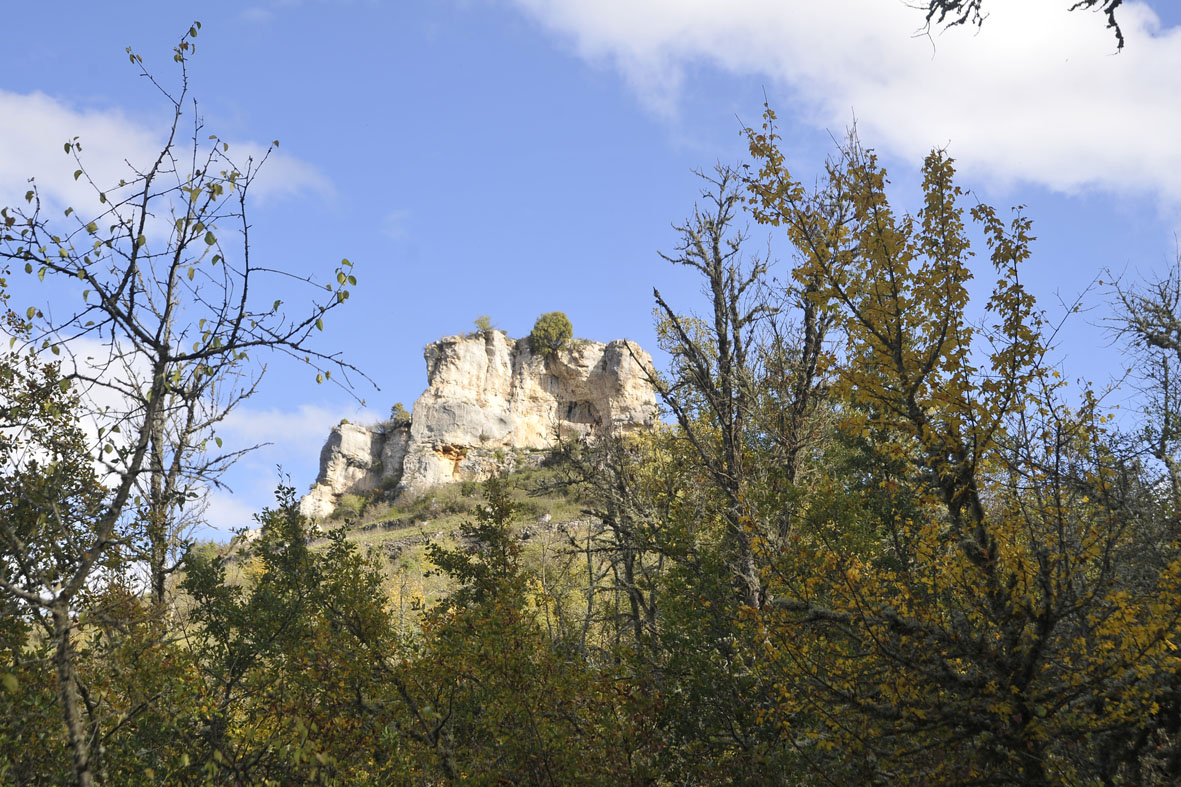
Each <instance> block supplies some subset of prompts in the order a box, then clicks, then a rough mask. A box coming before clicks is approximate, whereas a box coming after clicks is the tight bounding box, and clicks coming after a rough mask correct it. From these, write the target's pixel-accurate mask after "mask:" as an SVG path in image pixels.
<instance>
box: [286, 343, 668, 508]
mask: <svg viewBox="0 0 1181 787" xmlns="http://www.w3.org/2000/svg"><path fill="white" fill-rule="evenodd" d="M424 355H425V358H426V364H427V389H426V391H425V392H424V393H423V394H422V396H420V397H419V399H418V401H417V402H415V403H414V409H413V411H412V414H411V422H410V425H409V427H406V426H402V427H398V428H383V427H364V426H359V425H357V424H349V423H343V424H341V425H340V426H337V427H334V428H333V430H332V433H331V435H330V436H329V438H328V442H327V443H326V444H325V445H324V449H323V450H322V451H321V452H320V475H319V476H318V477H317V479H316V483H315V485H314V486H313V487H312V490H311V492H309V493H308V494H307V495H305V496H304V498H303V500H302V501H301V503H300V507H301V510H302V511H303V512H304V513H305V514H307V515H308V516H311V517H315V518H322V517H325V516H328V515H330V514H331V513H332V511H333V510H334V509H335V507H336V504H337V502H338V501H339V499H340V496H341V495H342V494H347V493H358V492H372V491H373V490H378V489H386V490H387V491H389V492H390V493H391V495H403V494H409V495H415V494H419V493H421V492H422V491H424V490H426V489H429V488H430V487H432V486H434V485H436V484H445V483H449V482H453V481H466V480H475V481H480V480H483V479H485V478H488V477H489V476H491V475H493V474H494V473H496V472H499V471H501V470H511V469H512V468H513V467H514V466H515V465H516V464H517V463H518V462H522V461H539V460H540V459H541V458H543V457H544V456H545V455H546V453H547V452H548V451H550V450H551V449H552V448H553V447H554V446H555V444H556V442H557V440H558V437H559V435H561V436H563V437H565V438H567V439H569V438H576V437H583V436H586V435H588V434H591V433H592V432H594V431H596V430H604V431H615V430H620V429H632V428H636V427H639V426H644V425H650V424H651V423H652V422H653V419H654V418H655V417H656V400H655V396H654V393H653V390H652V387H651V385H650V384H649V382H648V378H647V375H646V374H645V371H644V369H645V367H647V368H651V364H652V360H651V358H650V357H649V356H648V354H647V353H646V352H644V351H643V350H642V349H640V347H639V346H638V345H636V344H635V343H634V342H626V341H613V342H610V343H608V344H601V343H599V342H591V341H586V340H575V341H574V342H572V343H570V344H569V345H568V346H567V347H566V348H564V349H562V350H560V351H558V353H557V354H556V355H553V356H551V357H549V358H543V357H540V356H536V355H534V354H533V353H532V351H531V348H530V346H529V340H528V339H518V340H514V339H510V338H508V337H507V336H505V335H504V334H503V333H501V332H500V331H495V330H487V331H479V332H477V333H475V334H470V335H467V336H448V337H446V338H443V339H440V340H439V341H437V342H434V343H432V344H429V345H427V347H426V351H425V353H424Z"/></svg>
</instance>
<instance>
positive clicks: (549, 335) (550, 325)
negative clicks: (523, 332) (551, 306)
mask: <svg viewBox="0 0 1181 787" xmlns="http://www.w3.org/2000/svg"><path fill="white" fill-rule="evenodd" d="M573 336H574V327H573V326H572V325H570V318H569V317H567V316H566V314H565V312H546V313H545V314H543V315H541V316H540V317H538V318H537V322H535V323H533V332H532V333H530V334H529V344H530V346H532V348H533V352H534V354H536V355H543V356H545V357H547V358H548V357H550V356H552V355H554V354H555V353H557V351H558V350H560V349H562V347H564V346H565V344H566V342H568V341H570V339H571V337H573Z"/></svg>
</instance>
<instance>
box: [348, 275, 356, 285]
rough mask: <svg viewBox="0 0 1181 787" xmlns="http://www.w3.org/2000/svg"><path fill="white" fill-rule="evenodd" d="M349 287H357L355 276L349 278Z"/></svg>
mask: <svg viewBox="0 0 1181 787" xmlns="http://www.w3.org/2000/svg"><path fill="white" fill-rule="evenodd" d="M349 286H352V287H356V286H357V277H356V276H350V277H349Z"/></svg>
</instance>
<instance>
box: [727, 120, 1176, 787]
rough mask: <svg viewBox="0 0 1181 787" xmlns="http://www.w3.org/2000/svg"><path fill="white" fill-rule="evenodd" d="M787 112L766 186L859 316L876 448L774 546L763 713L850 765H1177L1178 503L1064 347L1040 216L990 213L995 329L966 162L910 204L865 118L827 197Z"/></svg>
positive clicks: (815, 278) (832, 301) (1129, 772)
mask: <svg viewBox="0 0 1181 787" xmlns="http://www.w3.org/2000/svg"><path fill="white" fill-rule="evenodd" d="M774 121H775V116H774V113H773V112H772V111H771V110H769V109H768V110H767V112H766V114H765V120H764V124H763V127H762V129H761V130H757V131H756V130H751V131H749V132H748V135H749V141H750V150H751V153H752V155H753V157H754V159H755V162H756V164H755V169H754V171H753V172H752V174H751V177H750V179H749V182H748V186H749V199H750V203H751V206H752V210H753V212H754V214H755V216H756V218H757V220H758V221H759V222H761V223H765V224H769V225H772V226H776V227H782V228H783V229H784V230H785V231H786V233H787V236H788V238H789V239H790V240H791V242H792V244H793V245H794V246H795V248H796V249H797V250H798V251H799V260H798V264H797V266H796V268H795V271H794V275H795V276H796V278H797V279H798V280H800V281H805V280H806V281H809V282H819V283H820V286H819V287H817V288H816V291H815V292H814V293H813V294H812V295H811V296H810V297H812V298H814V300H815V303H816V304H817V306H818V307H820V308H822V309H824V310H826V311H828V312H829V313H830V314H832V315H833V316H834V318H835V320H836V325H837V327H838V328H839V330H840V332H841V333H842V334H843V336H842V339H843V341H844V346H845V348H846V350H845V352H846V353H847V355H846V357H845V359H844V363H843V364H842V367H843V371H842V374H841V378H840V380H839V382H838V384H837V390H836V398H837V400H838V401H839V402H840V404H839V405H838V408H839V417H840V420H841V431H842V433H843V436H844V440H845V441H846V443H847V444H853V445H856V446H858V448H859V450H860V451H862V452H863V458H862V461H861V462H860V463H858V464H857V465H856V466H855V467H853V468H852V469H848V470H846V471H845V472H833V473H832V474H830V475H829V476H828V477H827V478H826V479H825V480H824V482H823V483H820V484H818V485H817V486H816V487H815V488H813V489H811V490H809V493H808V496H807V500H806V501H805V503H804V504H803V505H802V506H801V507H800V513H799V514H798V521H797V525H796V527H795V528H794V529H793V530H792V532H791V534H790V536H789V538H788V540H787V541H786V542H782V541H780V542H777V543H774V544H772V543H771V542H770V541H768V542H766V543H765V544H764V554H763V562H764V565H765V568H764V587H765V592H766V593H767V596H768V598H769V601H768V603H767V604H765V605H764V606H763V607H762V608H761V609H759V610H752V611H751V614H750V619H751V622H752V625H753V626H754V627H755V628H756V630H757V631H758V633H759V635H760V640H761V641H762V642H763V643H764V645H763V647H764V653H763V658H762V660H761V662H760V667H759V668H760V671H761V673H762V675H763V676H764V678H765V680H766V681H767V682H768V686H769V687H770V689H771V693H772V695H773V696H775V697H776V698H777V699H776V701H775V702H774V703H773V705H771V706H770V707H769V708H768V709H767V710H766V711H765V712H764V713H763V714H762V720H763V722H764V723H765V724H766V725H769V726H771V727H774V728H775V729H776V732H777V734H778V735H779V736H780V739H781V740H782V741H783V743H784V745H785V746H787V747H789V748H791V749H793V750H794V751H795V752H796V754H797V755H798V757H799V758H800V762H801V763H802V764H806V765H808V766H810V767H812V768H813V769H814V770H815V772H817V773H819V774H823V776H825V777H828V778H834V777H841V778H845V779H854V780H856V781H859V782H865V783H870V782H875V783H876V782H883V783H885V782H889V783H924V784H933V783H944V784H946V783H977V784H996V783H1022V784H1044V783H1068V784H1079V783H1090V781H1091V780H1094V779H1099V780H1102V781H1104V782H1106V783H1110V782H1111V781H1112V780H1117V779H1121V778H1136V779H1141V780H1147V781H1151V780H1152V779H1153V778H1158V779H1160V780H1162V781H1165V780H1167V779H1168V778H1169V777H1168V773H1169V772H1170V768H1173V769H1175V768H1176V763H1170V762H1169V761H1168V759H1169V757H1170V756H1172V755H1170V753H1171V752H1173V751H1174V749H1173V747H1174V744H1175V738H1176V736H1175V735H1173V734H1172V733H1171V732H1170V729H1169V726H1168V724H1162V723H1161V719H1160V717H1161V715H1162V714H1163V713H1164V711H1162V706H1165V705H1166V704H1172V705H1175V701H1174V700H1171V699H1169V698H1171V697H1174V695H1175V689H1174V684H1175V683H1176V680H1175V678H1174V677H1173V676H1174V675H1175V674H1176V673H1177V672H1178V668H1181V658H1178V651H1177V648H1176V646H1175V645H1174V642H1177V641H1178V640H1177V636H1178V634H1179V633H1181V632H1179V631H1178V628H1179V618H1181V608H1179V605H1178V600H1179V599H1181V593H1179V591H1181V562H1178V559H1177V555H1176V549H1175V547H1174V545H1173V544H1171V543H1168V542H1167V540H1165V539H1162V538H1161V537H1160V536H1159V533H1160V532H1162V530H1161V528H1159V527H1156V526H1154V525H1153V524H1152V522H1153V520H1156V519H1159V518H1161V517H1170V516H1171V513H1170V512H1169V511H1168V510H1165V509H1164V508H1162V504H1161V503H1159V502H1158V498H1159V497H1160V496H1159V495H1156V494H1155V493H1154V492H1155V490H1154V489H1152V488H1151V487H1150V486H1149V485H1147V484H1146V482H1145V481H1144V479H1145V478H1146V477H1147V475H1146V474H1145V473H1144V472H1142V468H1140V467H1139V466H1138V465H1137V464H1136V462H1137V460H1136V459H1135V457H1134V455H1131V454H1129V453H1128V452H1124V451H1122V450H1121V449H1120V447H1119V442H1118V441H1117V440H1116V439H1115V438H1114V437H1113V436H1112V435H1111V434H1109V433H1108V431H1107V429H1106V428H1105V425H1104V423H1105V420H1106V418H1105V416H1104V415H1102V414H1101V412H1100V409H1099V406H1098V403H1097V401H1096V398H1095V397H1094V396H1093V394H1092V393H1091V392H1090V391H1089V390H1084V391H1082V392H1081V394H1078V395H1075V396H1073V398H1072V399H1071V398H1070V397H1069V395H1068V392H1066V391H1065V390H1064V389H1063V387H1062V383H1061V381H1060V380H1059V375H1058V373H1057V372H1056V371H1055V370H1054V369H1052V368H1051V367H1050V366H1049V365H1048V364H1047V363H1046V361H1045V356H1046V353H1047V339H1046V333H1047V331H1046V328H1045V325H1044V320H1043V317H1042V314H1041V312H1039V311H1038V309H1037V307H1036V304H1035V301H1034V299H1033V297H1032V296H1031V295H1030V293H1029V292H1028V291H1027V290H1026V289H1025V288H1024V287H1023V286H1022V283H1021V279H1020V271H1021V266H1022V264H1023V263H1024V262H1025V261H1026V260H1027V259H1028V258H1029V256H1030V248H1029V247H1030V242H1031V240H1032V236H1031V234H1030V229H1031V225H1030V221H1029V220H1028V219H1027V218H1025V217H1024V216H1022V215H1020V213H1019V212H1018V213H1017V215H1016V216H1015V217H1014V218H1013V219H1012V220H1011V221H1010V222H1008V223H1005V222H1003V221H1002V220H1001V218H1000V217H999V216H998V215H997V212H996V211H995V210H994V209H993V208H991V207H989V206H987V205H982V204H977V205H976V206H975V207H973V208H972V209H971V218H972V219H973V221H974V222H975V224H976V225H977V226H978V227H979V230H980V232H981V233H982V236H983V239H984V241H985V243H986V245H987V247H988V250H989V257H990V261H991V267H992V270H993V271H994V274H995V277H996V280H995V284H994V286H993V288H992V293H991V295H990V297H989V298H988V300H987V303H986V304H985V306H984V310H983V314H982V316H981V318H980V320H978V321H977V323H976V324H973V322H972V321H971V320H969V318H968V316H966V315H968V314H970V312H969V292H968V282H969V280H970V279H971V278H972V268H971V267H970V266H969V260H970V258H971V256H972V251H971V249H970V243H969V234H968V230H967V228H966V227H965V219H964V209H963V208H962V207H961V206H960V200H961V199H962V198H963V196H964V193H963V192H962V191H961V189H960V188H959V187H957V186H956V185H955V182H954V178H953V176H954V169H953V166H952V162H951V160H950V159H949V158H948V157H947V156H946V155H945V154H944V153H943V152H942V151H935V152H933V153H931V154H930V155H929V156H928V157H927V158H926V161H925V163H924V166H923V188H924V197H925V198H924V202H923V207H922V209H921V210H920V211H919V212H918V215H916V216H913V217H912V216H904V215H898V214H897V213H895V212H894V211H893V210H892V209H891V207H890V204H889V201H888V200H887V197H886V185H887V179H886V173H885V170H884V169H883V168H882V166H881V165H880V164H879V162H878V161H877V159H876V157H875V156H874V154H873V153H872V151H868V150H865V149H863V148H862V147H860V146H859V144H858V143H857V141H856V139H855V138H852V139H851V140H850V142H849V143H848V144H847V145H846V146H845V147H844V148H843V150H842V151H841V156H840V157H839V158H838V159H837V160H835V161H834V162H833V163H832V164H831V165H830V166H829V168H828V182H827V183H826V184H825V186H824V191H825V193H826V194H827V195H829V198H831V199H836V200H839V201H840V202H841V203H842V204H844V205H845V206H847V210H844V211H820V210H817V209H816V204H817V200H816V199H815V195H814V194H812V193H809V191H808V190H806V189H805V188H804V187H803V186H802V185H801V184H800V183H799V181H797V180H796V179H794V178H793V177H792V175H791V174H790V172H789V171H788V169H787V166H786V163H785V158H784V156H783V154H782V153H781V152H780V149H779V140H778V138H777V136H776V133H775V124H774ZM1068 399H1070V401H1071V402H1073V403H1072V404H1068V403H1067V401H1068ZM851 529H856V530H858V531H859V532H860V533H862V536H863V537H861V538H859V539H856V540H851V539H849V538H848V537H847V536H848V532H849V531H850V530H851ZM865 534H868V536H869V537H868V538H866V537H864V535H865ZM1150 534H1158V535H1152V536H1150ZM1158 752H1163V754H1159V753H1158Z"/></svg>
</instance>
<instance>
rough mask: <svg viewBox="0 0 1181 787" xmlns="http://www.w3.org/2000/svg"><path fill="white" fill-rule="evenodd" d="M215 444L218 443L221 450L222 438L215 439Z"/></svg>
mask: <svg viewBox="0 0 1181 787" xmlns="http://www.w3.org/2000/svg"><path fill="white" fill-rule="evenodd" d="M213 442H215V443H217V447H218V448H221V438H220V437H214V438H213Z"/></svg>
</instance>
